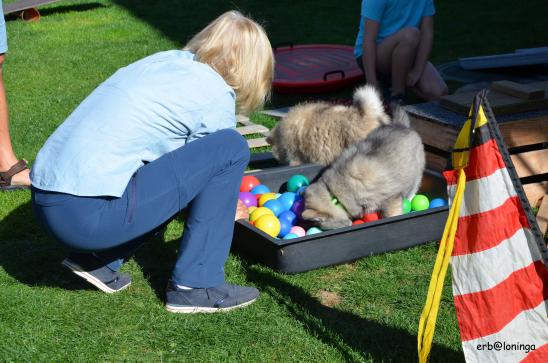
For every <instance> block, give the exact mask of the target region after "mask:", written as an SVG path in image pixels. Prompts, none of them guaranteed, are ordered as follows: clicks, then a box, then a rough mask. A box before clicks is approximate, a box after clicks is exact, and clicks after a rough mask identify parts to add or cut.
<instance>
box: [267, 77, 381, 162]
mask: <svg viewBox="0 0 548 363" xmlns="http://www.w3.org/2000/svg"><path fill="white" fill-rule="evenodd" d="M389 120H390V118H389V116H388V115H387V114H386V112H385V111H384V107H383V105H382V101H381V99H380V97H379V94H378V92H377V90H376V89H375V88H374V87H371V86H367V85H366V86H364V87H361V88H358V89H357V90H356V91H355V92H354V103H353V105H351V106H343V105H332V104H329V103H326V102H311V103H304V104H299V105H296V106H294V107H293V108H291V110H290V111H289V112H288V114H287V115H286V116H285V117H284V118H283V119H281V120H280V121H279V122H278V124H277V125H276V126H275V127H274V128H273V129H272V132H271V133H270V136H268V137H267V139H266V141H267V142H268V143H269V144H270V145H272V154H273V155H274V157H275V158H276V159H278V161H280V162H281V163H283V164H289V165H299V164H303V163H315V164H320V165H329V164H330V163H331V162H332V161H333V160H335V158H336V157H337V156H339V155H340V154H341V153H342V152H343V150H344V149H346V148H347V147H348V146H350V145H352V144H353V143H355V142H357V141H358V140H361V139H363V138H365V137H366V136H367V135H368V134H369V133H370V132H371V131H373V130H374V129H375V128H377V127H378V126H380V125H382V124H386V123H388V122H389Z"/></svg>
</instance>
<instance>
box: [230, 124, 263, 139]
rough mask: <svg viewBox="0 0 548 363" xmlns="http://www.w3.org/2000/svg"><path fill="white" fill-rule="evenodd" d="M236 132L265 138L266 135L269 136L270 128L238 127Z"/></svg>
mask: <svg viewBox="0 0 548 363" xmlns="http://www.w3.org/2000/svg"><path fill="white" fill-rule="evenodd" d="M236 131H238V132H239V133H240V135H250V134H263V136H267V135H266V134H268V132H269V131H270V130H268V127H266V126H263V125H257V124H255V125H249V126H241V127H236Z"/></svg>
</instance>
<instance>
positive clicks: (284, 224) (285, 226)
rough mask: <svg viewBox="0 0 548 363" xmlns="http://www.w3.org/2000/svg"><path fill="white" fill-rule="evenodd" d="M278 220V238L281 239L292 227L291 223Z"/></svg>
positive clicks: (285, 220)
mask: <svg viewBox="0 0 548 363" xmlns="http://www.w3.org/2000/svg"><path fill="white" fill-rule="evenodd" d="M278 220H279V221H280V233H278V237H280V238H283V237H284V236H285V235H286V234H288V233H289V231H290V230H291V227H293V224H291V222H289V221H288V220H287V219H280V218H278Z"/></svg>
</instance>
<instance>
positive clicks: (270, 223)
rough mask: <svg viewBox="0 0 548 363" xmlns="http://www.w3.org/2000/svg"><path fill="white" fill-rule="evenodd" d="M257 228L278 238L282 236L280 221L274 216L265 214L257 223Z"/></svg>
mask: <svg viewBox="0 0 548 363" xmlns="http://www.w3.org/2000/svg"><path fill="white" fill-rule="evenodd" d="M255 227H257V228H259V229H260V230H261V231H263V232H264V233H266V234H268V235H270V236H272V237H276V236H277V235H279V234H280V228H281V226H280V221H279V220H278V218H276V216H275V215H273V214H265V215H263V216H261V217H259V219H257V221H256V222H255Z"/></svg>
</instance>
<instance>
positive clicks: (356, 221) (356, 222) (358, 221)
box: [352, 219, 365, 226]
mask: <svg viewBox="0 0 548 363" xmlns="http://www.w3.org/2000/svg"><path fill="white" fill-rule="evenodd" d="M364 223H365V222H364V221H362V220H361V219H356V220H355V221H352V225H353V226H355V225H357V224H364Z"/></svg>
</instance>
